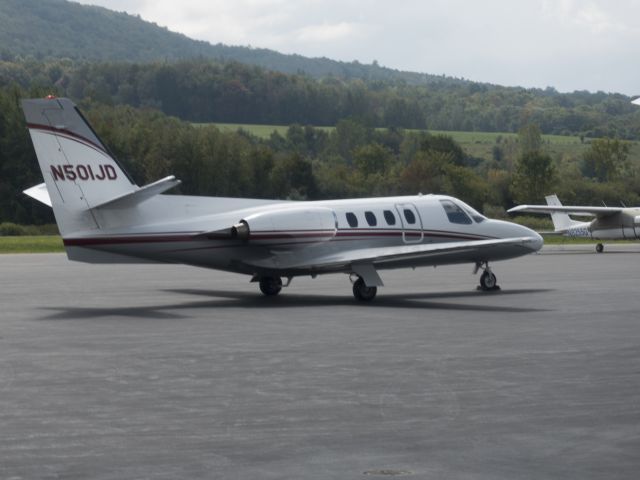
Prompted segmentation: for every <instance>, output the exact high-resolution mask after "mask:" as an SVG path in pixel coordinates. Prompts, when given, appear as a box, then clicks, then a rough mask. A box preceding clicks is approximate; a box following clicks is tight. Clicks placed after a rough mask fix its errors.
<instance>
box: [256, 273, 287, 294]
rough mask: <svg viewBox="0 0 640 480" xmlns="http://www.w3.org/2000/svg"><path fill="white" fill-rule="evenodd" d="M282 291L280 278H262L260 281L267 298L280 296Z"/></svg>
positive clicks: (261, 288)
mask: <svg viewBox="0 0 640 480" xmlns="http://www.w3.org/2000/svg"><path fill="white" fill-rule="evenodd" d="M280 290H282V279H281V278H280V277H262V278H261V279H260V291H261V292H262V293H264V294H265V295H266V296H267V297H273V296H275V295H278V294H279V293H280Z"/></svg>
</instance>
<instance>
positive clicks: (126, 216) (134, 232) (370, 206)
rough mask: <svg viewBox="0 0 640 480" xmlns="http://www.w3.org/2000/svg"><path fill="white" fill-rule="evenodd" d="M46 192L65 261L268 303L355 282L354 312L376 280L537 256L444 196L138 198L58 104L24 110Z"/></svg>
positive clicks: (537, 242) (163, 185)
mask: <svg viewBox="0 0 640 480" xmlns="http://www.w3.org/2000/svg"><path fill="white" fill-rule="evenodd" d="M22 106H23V110H24V113H25V116H26V120H27V124H28V128H29V133H30V134H31V139H32V141H33V145H34V147H35V151H36V155H37V157H38V162H39V164H40V168H41V170H42V174H43V176H44V180H45V183H44V184H41V185H38V186H36V187H32V188H30V189H28V190H26V191H25V193H27V194H28V195H30V196H32V197H33V198H36V199H37V200H40V201H42V202H44V203H46V204H48V205H51V206H52V207H53V211H54V214H55V217H56V222H57V224H58V228H59V230H60V233H61V235H62V239H63V242H64V246H65V249H66V251H67V256H68V258H69V259H70V260H77V261H82V262H89V263H136V262H165V263H183V264H189V265H196V266H200V267H208V268H215V269H220V270H226V271H230V272H237V273H243V274H248V275H251V277H252V281H256V282H259V284H260V290H261V291H262V292H263V293H264V294H265V295H277V294H278V293H279V292H280V290H281V288H282V286H283V282H282V278H286V279H288V281H287V283H286V285H285V286H287V285H289V283H290V282H291V279H292V278H293V277H296V276H302V275H305V276H306V275H309V276H311V277H315V276H316V275H318V274H324V273H335V272H343V273H347V274H350V278H351V280H352V283H353V294H354V296H355V297H356V298H357V299H358V300H364V301H368V300H372V299H373V298H374V297H375V295H376V293H377V287H378V286H381V285H383V283H382V280H381V279H380V276H379V275H378V270H383V269H391V268H400V267H414V268H415V267H419V266H426V265H429V266H437V265H447V264H457V263H467V262H468V263H472V264H474V265H475V272H477V271H478V270H479V269H482V270H483V273H482V275H481V277H480V287H481V288H482V289H483V290H492V289H496V288H498V287H497V285H496V277H495V275H494V274H493V272H492V271H491V269H490V268H489V262H490V261H494V260H504V259H509V258H515V257H519V256H521V255H526V254H529V253H532V252H536V251H538V250H539V249H540V248H541V247H542V244H543V240H542V237H540V235H538V234H537V233H536V232H534V231H532V230H530V229H528V228H526V227H523V226H520V225H516V224H513V223H509V222H503V221H499V220H490V219H488V218H486V217H484V216H483V215H481V214H480V213H478V212H477V211H475V210H474V209H473V208H471V207H470V206H468V205H466V204H465V203H464V202H461V201H460V200H457V199H455V198H452V197H448V196H441V195H417V196H407V197H390V198H361V199H354V200H332V201H314V202H292V201H275V200H253V199H238V198H221V197H195V196H179V195H162V193H163V192H165V191H166V190H168V189H169V188H171V187H174V186H176V185H178V184H179V183H180V182H179V180H176V179H175V177H173V176H169V177H166V178H164V179H162V180H158V181H157V182H154V183H151V184H149V185H146V186H144V187H139V186H137V185H136V184H135V183H134V182H133V181H132V180H131V178H130V177H129V176H128V175H127V173H126V172H125V171H124V170H123V169H122V167H121V166H120V165H119V164H118V162H117V161H116V160H115V159H114V158H113V156H112V155H110V153H109V151H108V150H107V148H106V147H105V146H104V144H103V143H102V142H101V141H100V139H99V138H98V136H97V134H96V133H95V132H94V131H93V129H92V128H91V127H90V126H89V124H88V123H87V121H86V120H85V119H84V117H83V116H82V114H81V113H80V112H79V110H78V109H77V108H76V106H75V105H74V104H73V103H72V102H71V101H70V100H69V99H65V98H60V99H58V98H55V97H48V98H46V99H37V100H23V102H22Z"/></svg>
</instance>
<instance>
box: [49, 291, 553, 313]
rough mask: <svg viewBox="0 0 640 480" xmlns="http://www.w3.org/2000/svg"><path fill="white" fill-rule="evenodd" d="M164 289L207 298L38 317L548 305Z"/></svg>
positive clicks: (439, 295)
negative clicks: (361, 299)
mask: <svg viewBox="0 0 640 480" xmlns="http://www.w3.org/2000/svg"><path fill="white" fill-rule="evenodd" d="M164 291H165V292H167V293H175V294H181V295H195V296H200V297H207V298H208V300H203V301H196V302H181V303H173V304H166V305H158V306H138V307H136V306H134V307H113V308H106V307H105V308H98V307H47V308H43V310H47V311H53V312H54V313H51V314H50V315H47V316H45V317H44V318H42V320H74V319H83V318H96V317H131V318H148V319H176V318H186V317H187V316H188V315H187V314H186V312H187V311H189V310H197V309H216V310H219V309H222V308H245V309H246V308H259V309H265V308H274V309H277V308H300V307H336V306H343V307H354V308H393V309H423V310H459V311H481V312H497V313H500V312H503V313H528V312H543V311H548V309H541V308H526V307H513V306H502V305H486V304H480V303H474V304H469V303H454V302H442V301H434V300H440V299H448V298H464V297H469V298H478V299H480V298H496V299H497V298H500V297H503V296H506V295H532V294H536V293H544V292H548V291H550V290H549V289H519V290H506V291H504V290H503V291H499V292H494V293H487V292H478V291H459V292H428V293H406V294H385V295H381V296H379V297H377V298H376V299H375V300H374V301H373V302H371V303H360V302H356V301H355V300H354V299H353V298H352V297H351V296H347V295H345V296H336V295H308V294H290V293H286V292H285V293H284V294H283V295H280V296H277V297H264V296H262V295H259V294H256V293H255V292H238V291H228V290H204V289H171V290H164Z"/></svg>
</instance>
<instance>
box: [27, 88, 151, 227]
mask: <svg viewBox="0 0 640 480" xmlns="http://www.w3.org/2000/svg"><path fill="white" fill-rule="evenodd" d="M22 108H23V110H24V114H25V117H26V120H27V126H28V128H29V133H30V134H31V140H32V141H33V146H34V148H35V152H36V156H37V157H38V163H39V164H40V169H41V170H42V175H43V176H44V181H45V184H46V186H47V190H48V192H49V198H50V200H51V204H52V207H53V211H54V214H55V216H56V222H57V223H58V228H59V229H60V233H61V234H62V235H63V236H65V235H67V234H70V233H74V232H83V231H85V232H86V231H89V230H95V229H98V228H100V225H99V223H98V221H97V220H96V218H95V216H94V215H93V213H92V212H91V209H92V208H93V207H95V206H97V205H100V204H102V203H104V202H106V201H108V200H110V199H113V198H115V197H118V196H123V195H127V194H130V193H132V192H134V191H136V190H138V186H137V185H136V184H135V183H134V182H133V180H132V179H131V177H129V175H128V174H127V173H126V172H125V171H124V169H123V168H122V167H121V166H120V165H119V164H118V162H117V161H116V160H115V158H113V156H112V155H111V154H110V153H109V151H108V150H107V148H106V147H105V146H104V144H103V143H102V141H100V139H99V138H98V135H97V134H96V133H95V132H94V131H93V129H92V128H91V126H90V125H89V123H88V122H87V121H86V120H85V118H84V117H83V116H82V114H81V113H80V111H79V110H78V109H77V107H76V105H75V104H74V103H73V102H72V101H71V100H69V99H66V98H59V99H58V98H46V99H36V100H23V101H22Z"/></svg>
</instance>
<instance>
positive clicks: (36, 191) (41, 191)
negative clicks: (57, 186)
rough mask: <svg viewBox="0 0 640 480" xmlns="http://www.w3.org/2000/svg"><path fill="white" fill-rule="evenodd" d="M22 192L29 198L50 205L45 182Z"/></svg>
mask: <svg viewBox="0 0 640 480" xmlns="http://www.w3.org/2000/svg"><path fill="white" fill-rule="evenodd" d="M22 193H24V194H26V195H29V196H30V197H31V198H34V199H36V200H38V201H39V202H42V203H44V204H45V205H48V206H51V197H49V191H48V190H47V185H46V184H45V183H41V184H40V185H36V186H35V187H31V188H27V189H26V190H24V191H23V192H22Z"/></svg>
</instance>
